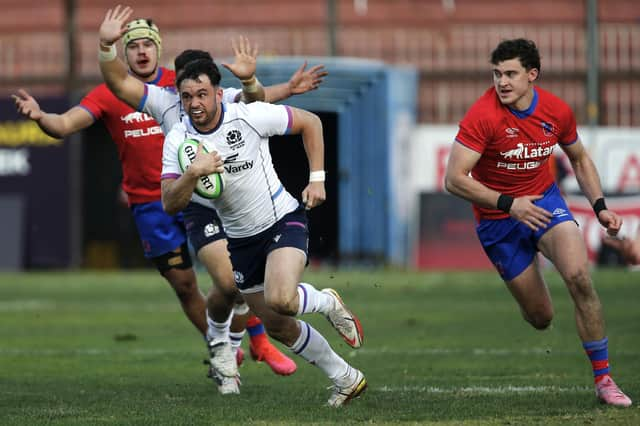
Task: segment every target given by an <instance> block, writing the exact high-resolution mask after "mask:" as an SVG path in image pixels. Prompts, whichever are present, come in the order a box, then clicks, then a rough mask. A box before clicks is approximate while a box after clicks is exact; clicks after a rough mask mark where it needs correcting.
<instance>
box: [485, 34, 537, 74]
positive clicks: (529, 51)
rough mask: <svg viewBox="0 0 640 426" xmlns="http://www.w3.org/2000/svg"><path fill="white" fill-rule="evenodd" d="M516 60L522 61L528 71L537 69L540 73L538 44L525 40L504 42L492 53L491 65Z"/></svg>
mask: <svg viewBox="0 0 640 426" xmlns="http://www.w3.org/2000/svg"><path fill="white" fill-rule="evenodd" d="M516 58H517V59H519V60H520V63H521V64H522V66H523V67H524V68H525V69H526V70H527V71H530V70H532V69H533V68H536V69H537V70H538V72H540V52H538V48H537V47H536V44H535V43H534V42H533V41H531V40H527V39H524V38H516V39H513V40H503V41H502V42H501V43H500V44H498V47H496V48H495V50H494V51H493V52H491V63H492V64H493V65H498V64H499V63H500V62H504V61H508V60H509V59H516Z"/></svg>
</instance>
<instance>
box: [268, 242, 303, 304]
mask: <svg viewBox="0 0 640 426" xmlns="http://www.w3.org/2000/svg"><path fill="white" fill-rule="evenodd" d="M306 261H307V256H306V254H305V252H304V251H302V250H300V249H299V248H297V247H281V248H278V249H275V250H273V251H272V252H270V253H269V255H268V256H267V264H266V268H265V274H264V288H265V297H266V299H267V300H279V301H283V302H288V301H290V300H293V299H294V298H295V295H296V294H297V291H298V283H299V282H300V279H301V278H302V273H303V272H304V267H305V264H306Z"/></svg>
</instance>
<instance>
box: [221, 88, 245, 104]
mask: <svg viewBox="0 0 640 426" xmlns="http://www.w3.org/2000/svg"><path fill="white" fill-rule="evenodd" d="M241 94H242V89H236V88H235V87H227V88H225V89H223V91H222V102H224V103H225V104H233V103H236V102H239V101H240V95H241ZM236 99H238V101H236Z"/></svg>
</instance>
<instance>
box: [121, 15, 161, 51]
mask: <svg viewBox="0 0 640 426" xmlns="http://www.w3.org/2000/svg"><path fill="white" fill-rule="evenodd" d="M140 38H148V39H149V40H151V41H152V42H154V43H155V44H156V47H157V48H158V58H160V54H161V53H162V39H161V38H160V30H158V26H157V25H156V24H154V23H153V21H152V20H151V19H148V18H147V19H136V20H134V21H131V22H129V23H128V24H127V26H126V32H125V33H124V36H122V43H123V44H124V46H125V47H126V46H127V44H129V42H130V41H133V40H138V39H140Z"/></svg>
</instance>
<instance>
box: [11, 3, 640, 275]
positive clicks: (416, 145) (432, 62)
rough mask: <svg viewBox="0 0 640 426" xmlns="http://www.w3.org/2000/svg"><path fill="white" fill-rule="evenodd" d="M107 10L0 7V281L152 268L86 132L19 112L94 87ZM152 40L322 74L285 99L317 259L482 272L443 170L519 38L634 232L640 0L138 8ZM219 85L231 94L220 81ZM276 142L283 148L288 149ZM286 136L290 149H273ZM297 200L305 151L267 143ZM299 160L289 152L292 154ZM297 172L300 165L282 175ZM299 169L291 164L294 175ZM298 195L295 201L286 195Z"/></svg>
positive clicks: (603, 259) (638, 183) (602, 256)
mask: <svg viewBox="0 0 640 426" xmlns="http://www.w3.org/2000/svg"><path fill="white" fill-rule="evenodd" d="M114 5H115V2H112V1H106V0H49V1H47V2H42V1H40V0H0V6H2V8H1V10H2V13H0V92H2V97H1V100H0V233H1V234H2V235H3V244H2V247H1V248H0V269H13V270H22V269H34V268H52V267H53V268H67V267H80V266H82V267H90V268H129V267H145V266H149V265H148V264H147V263H146V261H145V260H144V259H143V258H142V251H141V250H140V246H139V244H140V243H139V240H138V239H137V236H136V231H135V227H134V225H133V222H132V219H131V217H130V214H129V211H128V208H127V206H126V203H124V202H123V201H122V200H121V199H120V196H119V187H118V184H119V180H120V169H119V165H118V161H117V155H116V151H115V148H114V146H113V144H112V143H111V141H110V140H109V137H108V135H107V133H106V131H105V129H104V128H103V127H102V126H101V125H100V124H99V123H98V124H96V125H94V126H93V127H92V128H90V129H88V130H87V131H85V132H83V133H82V134H78V135H76V136H74V137H70V138H68V139H66V140H63V141H57V140H53V139H50V138H48V137H46V136H45V135H44V134H42V133H41V132H40V131H39V130H38V128H37V126H36V125H35V124H34V123H31V122H29V121H25V120H22V119H21V118H19V117H18V115H17V113H16V112H15V108H14V107H13V103H12V102H11V100H10V98H9V95H10V94H11V93H12V92H14V91H15V90H17V88H18V87H24V88H27V89H28V90H30V91H31V92H32V93H33V94H34V95H35V96H36V97H37V98H38V99H39V100H40V101H41V102H40V103H41V106H42V107H43V108H44V109H45V110H47V111H49V112H60V111H63V110H65V109H66V108H68V107H69V106H71V105H74V104H75V103H76V102H77V101H78V100H79V99H80V98H81V97H82V96H83V95H84V94H85V93H86V92H87V91H88V90H89V89H90V88H91V87H92V86H94V85H96V84H98V83H100V82H101V78H100V74H99V71H98V65H97V60H96V50H97V49H96V47H97V40H98V37H97V29H98V27H99V24H100V22H101V21H102V18H103V17H104V13H105V11H106V9H107V8H109V7H113V6H114ZM131 6H133V7H134V15H135V16H136V17H151V18H153V19H154V21H155V22H157V24H158V25H159V27H160V30H161V33H162V38H163V57H162V58H161V62H162V64H165V65H168V64H170V63H171V61H172V60H173V57H174V56H175V55H176V54H177V53H179V52H180V51H181V50H183V49H185V48H202V49H207V50H209V51H211V52H212V54H213V56H214V58H228V57H229V56H230V55H231V49H230V39H231V37H232V36H235V35H239V34H244V35H246V36H248V37H249V38H250V40H252V41H253V42H256V43H258V44H259V46H260V56H259V61H258V77H259V78H260V80H261V81H262V82H263V83H265V84H269V83H273V82H279V81H284V80H286V79H287V78H288V76H289V75H290V73H291V72H292V71H293V70H294V69H295V68H296V67H297V66H299V65H300V64H301V63H302V61H303V60H304V59H308V60H309V62H310V64H312V65H313V64H317V63H324V64H325V65H326V67H327V69H328V70H329V72H330V75H329V77H328V78H327V79H326V81H325V83H324V85H323V86H322V87H321V88H320V89H319V90H318V91H316V92H313V93H310V94H306V95H302V96H299V97H296V98H294V99H291V100H290V101H287V102H288V103H291V104H293V105H299V106H303V107H305V108H307V109H310V110H312V111H315V112H317V113H318V114H320V115H321V117H322V119H323V122H324V126H325V136H326V145H327V169H328V171H329V173H330V174H329V176H330V178H331V180H330V181H329V182H328V190H329V199H328V201H327V203H326V205H325V206H323V207H322V208H319V209H317V210H316V211H314V212H312V217H311V232H312V238H313V240H312V241H311V253H312V255H313V256H314V259H315V261H316V262H318V263H331V264H334V263H335V264H350V263H353V262H357V263H362V262H364V263H368V264H393V265H399V266H406V267H411V268H421V269H443V268H445V269H446V268H463V267H464V268H487V267H488V262H487V260H486V259H485V258H484V254H483V253H482V252H481V250H480V247H479V245H478V243H477V242H476V237H475V235H474V231H473V221H472V218H471V212H470V208H469V207H468V205H467V204H466V203H464V202H461V201H459V200H457V199H454V198H452V197H450V196H449V195H447V194H445V193H444V192H443V190H442V176H443V171H444V166H445V160H446V157H447V154H448V149H449V148H448V147H449V145H450V144H451V142H452V140H453V137H454V136H455V133H456V129H457V122H458V121H459V120H460V119H461V118H462V116H463V114H464V112H465V111H466V109H467V108H468V107H469V106H470V105H471V104H472V102H473V101H474V100H475V99H476V98H477V97H478V96H479V95H480V94H481V93H482V92H483V91H484V90H485V89H486V88H487V87H488V86H489V85H490V84H491V75H490V73H489V69H488V57H489V53H490V51H491V50H492V48H493V47H494V46H495V44H496V43H497V42H498V41H499V40H501V39H504V38H512V37H520V36H523V37H527V38H531V39H533V40H535V41H536V43H537V44H538V47H539V49H540V51H541V54H542V57H543V58H542V61H543V62H542V78H541V80H540V81H539V84H540V85H541V86H542V87H545V88H547V89H550V90H552V91H554V92H555V93H556V94H558V95H560V96H561V97H562V98H563V99H565V100H566V101H567V102H568V103H569V104H570V105H571V106H572V107H573V109H574V111H575V112H576V116H577V119H578V123H579V126H580V129H579V131H580V134H581V136H582V138H583V140H584V142H585V143H586V144H587V145H588V147H589V149H590V150H591V153H592V155H593V157H594V159H595V160H596V163H597V165H598V167H599V170H600V172H601V174H602V180H603V185H604V189H605V191H606V193H607V195H608V197H609V199H610V200H611V201H610V202H609V205H610V207H613V208H615V209H618V210H619V211H620V212H621V213H622V214H623V216H624V219H625V221H626V225H625V228H624V233H625V234H633V233H634V232H635V230H636V229H637V228H638V223H639V222H640V196H639V194H640V3H639V2H638V1H637V0H606V1H605V0H601V1H598V0H539V1H536V2H512V1H501V0H483V1H475V0H395V1H392V0H307V1H299V0H233V1H232V0H222V1H215V2H213V1H212V2H202V1H194V0H182V1H180V2H175V1H169V0H153V1H152V0H137V1H135V2H132V4H131ZM225 82H226V83H227V84H230V85H237V84H235V82H233V80H232V79H230V78H229V76H226V79H225ZM285 139H286V138H285ZM285 142H286V141H285ZM273 147H274V150H275V154H274V157H275V162H276V165H277V166H278V165H280V168H279V170H280V172H281V173H282V174H283V180H284V181H285V184H288V185H289V186H290V187H291V188H292V189H293V190H294V191H296V188H298V187H300V185H302V184H303V183H304V176H305V175H306V170H304V164H306V163H305V162H304V158H303V151H301V147H299V146H297V145H295V144H292V143H274V144H273ZM298 148H300V149H298ZM292 161H301V162H302V163H301V165H300V168H303V170H300V171H291V170H290V168H289V167H286V168H285V167H284V166H283V165H286V164H287V163H289V162H292ZM565 166H566V161H565V159H563V158H562V156H558V158H557V162H556V167H557V170H558V176H559V178H562V186H563V188H564V190H565V191H566V192H567V193H568V194H570V200H571V205H572V208H573V210H574V213H575V214H576V216H577V217H578V219H579V221H580V222H581V225H582V229H583V231H584V233H585V238H586V240H587V243H588V247H589V250H590V254H591V256H592V259H593V261H594V263H595V262H600V263H617V262H618V259H617V258H616V256H615V255H611V254H608V253H605V252H603V250H602V249H601V246H600V237H601V234H600V232H601V231H600V230H599V228H598V226H597V223H595V222H594V218H593V215H592V214H591V211H590V208H589V206H588V205H586V204H585V202H584V201H583V200H582V199H581V198H579V197H574V195H577V186H576V184H575V180H573V179H572V177H571V176H570V175H567V174H566V167H565ZM294 169H295V167H294ZM298 192H299V191H298Z"/></svg>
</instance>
